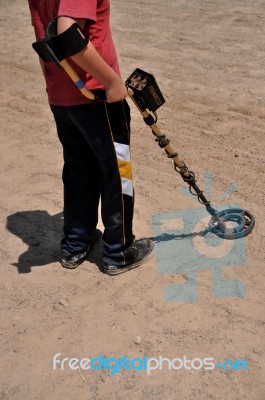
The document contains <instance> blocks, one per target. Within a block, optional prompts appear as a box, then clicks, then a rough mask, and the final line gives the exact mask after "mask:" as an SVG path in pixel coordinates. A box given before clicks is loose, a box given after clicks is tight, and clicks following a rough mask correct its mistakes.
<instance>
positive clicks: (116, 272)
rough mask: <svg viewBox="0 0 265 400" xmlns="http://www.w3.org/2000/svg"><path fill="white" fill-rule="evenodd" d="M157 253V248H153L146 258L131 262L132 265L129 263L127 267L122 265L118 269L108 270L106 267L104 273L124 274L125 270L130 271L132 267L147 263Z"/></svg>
mask: <svg viewBox="0 0 265 400" xmlns="http://www.w3.org/2000/svg"><path fill="white" fill-rule="evenodd" d="M154 255H155V249H153V250H152V251H151V252H150V253H149V254H148V255H147V256H146V257H145V258H143V259H142V260H140V261H138V262H136V263H134V264H131V265H127V266H125V267H120V268H118V269H116V270H113V271H111V270H108V269H105V268H104V273H105V274H107V275H120V274H123V273H124V272H127V271H130V270H131V269H134V268H137V267H140V265H142V264H144V263H146V262H147V261H149V260H150V259H151V258H152V257H153V256H154Z"/></svg>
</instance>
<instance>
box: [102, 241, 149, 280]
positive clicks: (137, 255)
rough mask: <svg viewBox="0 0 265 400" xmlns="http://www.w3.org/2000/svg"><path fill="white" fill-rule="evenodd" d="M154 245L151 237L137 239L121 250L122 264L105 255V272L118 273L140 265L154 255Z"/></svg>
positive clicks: (109, 273)
mask: <svg viewBox="0 0 265 400" xmlns="http://www.w3.org/2000/svg"><path fill="white" fill-rule="evenodd" d="M154 247H155V245H154V242H153V241H152V240H150V239H139V240H135V241H134V242H133V244H132V245H131V246H130V247H128V248H127V249H126V250H124V251H123V252H121V255H122V256H123V262H122V265H117V264H115V260H113V261H112V260H111V258H110V257H104V272H105V273H106V274H108V275H118V274H122V273H123V272H126V271H129V270H130V269H133V268H136V267H139V266H140V265H142V264H143V263H145V262H146V261H148V260H150V259H151V258H152V257H153V255H154ZM119 264H121V263H119Z"/></svg>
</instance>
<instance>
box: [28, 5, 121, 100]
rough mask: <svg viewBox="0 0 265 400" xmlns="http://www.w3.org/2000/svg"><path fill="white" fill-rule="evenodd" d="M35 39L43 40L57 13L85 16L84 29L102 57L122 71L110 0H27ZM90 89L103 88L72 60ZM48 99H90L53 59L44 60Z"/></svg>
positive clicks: (114, 67)
mask: <svg viewBox="0 0 265 400" xmlns="http://www.w3.org/2000/svg"><path fill="white" fill-rule="evenodd" d="M28 2H29V8H30V12H31V18H32V25H33V27H34V30H35V34H36V39H37V40H43V38H44V36H45V30H46V28H47V26H48V24H49V22H50V21H51V20H52V19H53V18H55V17H57V16H68V17H72V18H85V19H87V21H88V23H87V24H86V26H85V28H84V30H85V32H86V34H87V36H88V38H89V40H90V41H91V42H92V44H93V45H94V47H95V48H96V50H97V51H98V53H99V54H100V55H101V57H102V58H103V59H104V60H105V61H106V62H107V63H108V65H110V66H111V67H112V68H113V69H114V71H115V72H117V73H118V74H120V71H119V65H118V60H117V55H116V51H115V47H114V43H113V40H112V36H111V31H110V25H109V15H110V4H109V0H28ZM69 62H70V63H71V65H72V66H73V68H74V69H75V71H76V72H77V74H78V75H79V76H80V78H81V79H82V80H83V81H84V82H85V83H86V87H87V88H88V89H90V90H93V89H102V88H103V86H102V84H101V83H99V82H97V81H96V80H95V79H94V78H93V77H92V76H90V75H89V74H87V73H86V72H85V71H83V70H82V69H81V68H79V67H78V66H77V65H75V64H74V63H73V62H71V60H70V61H69ZM44 76H45V80H46V85H47V93H48V99H49V103H50V104H53V105H61V106H71V105H78V104H84V103H87V102H88V101H89V100H88V99H87V98H86V97H85V96H83V95H82V94H81V92H80V91H79V90H78V89H77V88H76V87H75V85H74V83H73V82H72V80H71V79H70V78H69V77H68V75H67V74H66V72H65V71H64V70H63V69H61V68H58V67H57V66H56V65H55V64H53V63H50V62H49V63H45V64H44Z"/></svg>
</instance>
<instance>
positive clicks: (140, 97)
mask: <svg viewBox="0 0 265 400" xmlns="http://www.w3.org/2000/svg"><path fill="white" fill-rule="evenodd" d="M126 86H128V87H129V88H131V89H132V90H133V92H134V98H135V100H136V101H137V104H138V106H139V107H140V109H141V110H142V111H144V110H146V109H148V110H150V111H152V112H155V111H156V110H157V109H158V108H159V107H161V106H162V105H163V104H164V103H165V99H164V97H163V95H162V93H161V91H160V89H159V87H158V85H157V83H156V80H155V77H154V76H153V75H151V74H149V73H147V72H145V71H143V70H141V69H139V68H137V69H136V70H135V71H134V72H133V73H132V74H131V75H130V76H129V78H128V79H127V81H126Z"/></svg>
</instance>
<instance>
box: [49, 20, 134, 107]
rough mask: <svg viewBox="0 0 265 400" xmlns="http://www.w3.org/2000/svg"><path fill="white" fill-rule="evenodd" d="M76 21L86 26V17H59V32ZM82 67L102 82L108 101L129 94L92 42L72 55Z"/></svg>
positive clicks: (113, 100)
mask: <svg viewBox="0 0 265 400" xmlns="http://www.w3.org/2000/svg"><path fill="white" fill-rule="evenodd" d="M74 22H77V23H78V24H79V25H80V26H81V28H83V27H84V26H85V22H86V20H85V19H73V18H70V17H59V18H58V27H57V30H58V32H57V33H58V34H60V33H62V32H64V31H65V30H66V29H68V28H69V27H70V26H71V25H72V24H73V23H74ZM71 60H73V61H74V63H75V64H77V65H78V66H79V67H80V68H82V69H83V70H84V71H86V72H88V73H89V74H90V75H92V76H93V77H94V78H95V79H96V80H97V81H99V82H101V83H102V85H103V86H104V88H105V90H106V96H107V101H108V102H110V103H112V102H115V101H119V100H122V99H124V98H125V97H126V96H127V90H126V87H125V85H124V83H123V81H122V79H121V78H120V77H119V75H117V74H116V72H115V71H113V69H112V68H111V67H110V66H109V65H108V64H107V63H106V62H105V60H103V58H102V57H101V56H100V55H99V53H98V52H97V51H96V49H95V48H94V46H93V44H92V43H91V42H89V43H88V45H87V47H86V48H84V49H83V50H81V51H80V52H79V53H77V54H75V55H74V56H72V57H71Z"/></svg>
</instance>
